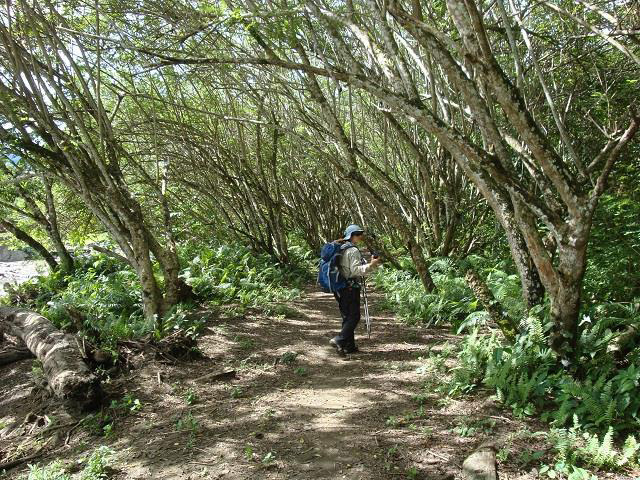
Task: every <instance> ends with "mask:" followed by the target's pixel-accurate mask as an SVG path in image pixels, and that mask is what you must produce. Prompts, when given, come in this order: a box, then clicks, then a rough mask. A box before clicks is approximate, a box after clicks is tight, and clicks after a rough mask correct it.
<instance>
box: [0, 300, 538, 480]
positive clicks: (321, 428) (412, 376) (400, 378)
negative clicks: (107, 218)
mask: <svg viewBox="0 0 640 480" xmlns="http://www.w3.org/2000/svg"><path fill="white" fill-rule="evenodd" d="M290 307H291V308H292V309H293V310H292V311H291V312H289V315H287V316H286V317H285V316H278V317H267V316H261V315H253V314H246V315H244V316H242V317H239V318H234V319H228V320H226V321H224V323H221V321H220V320H218V319H216V318H211V319H210V320H209V322H208V327H207V330H206V332H205V334H204V335H203V336H202V337H201V338H200V340H199V345H200V348H201V350H202V352H203V353H204V358H202V359H200V360H196V361H193V362H188V363H182V362H181V363H178V364H170V363H160V362H158V361H157V360H152V359H148V358H146V359H143V358H141V359H139V360H140V367H139V368H137V369H135V370H132V371H131V372H130V373H129V374H127V376H126V377H124V378H123V377H120V378H118V379H115V380H114V381H113V382H112V383H111V384H109V385H107V390H108V391H109V393H110V395H111V396H112V397H113V398H122V396H123V395H124V394H125V393H128V394H130V395H131V396H132V398H136V399H138V400H139V401H140V402H141V405H142V408H141V409H140V410H139V411H136V412H133V413H131V414H129V415H127V416H123V417H122V418H118V419H117V420H116V421H115V422H114V427H113V432H112V435H111V436H110V437H109V438H106V439H105V438H100V437H95V436H91V435H89V434H88V433H86V432H83V431H82V430H80V429H79V430H76V431H75V432H74V433H73V435H72V436H71V441H70V443H69V445H70V446H69V447H67V453H65V454H61V453H60V452H58V454H57V457H63V458H64V457H67V458H73V455H74V454H76V455H77V454H78V453H77V452H81V451H86V450H88V449H90V448H93V447H95V446H97V445H100V444H108V445H109V446H110V447H111V448H113V449H114V450H115V451H116V468H117V471H118V472H119V473H118V474H117V475H116V477H117V478H126V479H140V480H142V479H151V478H153V479H156V478H157V479H185V480H186V479H209V478H211V479H222V478H225V479H256V478H264V479H274V480H275V479H311V478H313V479H341V478H344V479H353V480H356V479H387V478H388V479H392V478H393V479H397V478H420V479H453V478H459V473H460V466H461V464H462V461H463V459H464V457H465V455H467V454H468V453H470V452H471V451H472V450H473V448H474V447H475V446H476V445H478V444H479V443H481V442H482V441H483V440H486V439H487V438H488V437H492V436H497V435H507V434H508V433H509V432H513V431H514V430H518V429H523V428H524V427H525V424H524V423H522V422H519V421H515V420H513V419H511V418H508V417H507V416H504V415H505V414H504V412H502V411H500V410H499V409H498V407H497V406H496V404H495V403H494V402H493V401H491V400H488V399H483V397H482V395H480V396H477V395H476V396H474V398H467V399H466V400H451V399H443V398H441V396H439V395H438V394H437V393H435V392H433V391H430V390H429V389H426V390H425V389H424V388H423V386H424V384H425V382H431V384H433V383H434V382H436V381H437V379H434V375H435V376H437V375H439V373H438V372H440V375H442V374H443V372H444V371H445V370H447V369H448V368H450V366H451V365H453V364H452V363H451V362H452V361H454V360H453V359H452V358H447V356H446V355H443V356H442V360H441V361H440V369H439V370H438V368H435V369H433V368H432V369H429V368H426V365H427V363H428V361H427V360H426V359H427V358H429V357H431V359H433V358H434V355H435V354H436V352H438V351H442V350H443V349H445V350H446V349H449V348H450V346H451V345H453V344H454V343H455V342H456V341H458V337H455V336H453V335H450V334H449V333H447V330H445V329H433V328H432V329H418V328H415V327H407V326H404V325H402V324H400V323H399V322H397V321H396V320H394V319H393V318H392V317H390V316H388V315H385V314H383V313H382V312H380V310H379V309H378V308H377V306H376V302H375V294H374V295H373V304H372V308H371V310H372V314H373V321H374V327H373V333H372V336H371V339H370V340H369V339H367V338H366V335H364V326H363V325H361V326H359V328H358V331H357V332H356V333H357V336H356V338H357V342H358V344H359V347H360V349H361V350H362V352H361V353H359V354H354V355H350V356H347V357H346V358H341V357H339V356H337V355H336V353H335V350H334V349H332V348H331V347H330V346H329V344H328V341H329V339H330V338H331V337H332V336H333V335H334V334H335V333H336V332H337V329H338V325H339V321H338V310H337V305H336V302H335V300H334V299H333V297H331V296H329V295H325V294H321V293H317V292H314V291H309V292H307V293H306V294H305V295H303V297H301V298H300V299H298V300H297V301H295V302H292V303H291V304H290ZM288 352H292V353H288ZM294 356H295V359H293V357H294ZM292 359H293V360H292ZM23 364H24V362H22V363H21V364H16V365H17V366H15V367H13V368H14V369H19V368H22V369H24V368H25V367H24V365H23ZM228 369H234V370H236V372H237V376H236V378H235V379H233V380H231V381H214V382H211V381H207V380H203V381H199V382H194V379H197V378H199V377H202V376H203V375H206V374H208V373H212V372H219V371H225V370H228ZM13 373H14V374H15V372H13ZM158 378H160V381H158ZM3 387H5V390H6V388H8V385H7V384H6V383H5V382H2V385H0V390H2V388H3ZM4 393H5V392H2V391H0V394H4ZM418 393H422V394H423V396H422V397H421V399H420V402H416V398H414V397H415V396H416V394H418ZM3 403H4V406H3V408H4V407H8V408H11V407H10V406H9V405H8V404H7V402H3ZM18 403H19V404H20V406H21V408H23V411H20V410H19V407H18V405H17V404H14V406H13V408H14V409H15V412H14V415H11V416H12V417H16V416H18V415H20V414H24V410H25V409H28V408H31V407H29V406H26V405H27V402H25V401H24V399H22V400H20V401H19V402H18ZM190 403H191V404H190ZM2 415H4V412H3V413H2ZM18 418H19V417H18ZM6 420H7V419H6V418H5V421H6ZM474 422H475V423H474ZM470 425H471V426H470ZM473 425H475V427H474V426H473ZM461 426H462V429H461ZM464 428H467V431H466V432H465V430H464ZM456 429H457V430H456ZM474 429H475V430H474ZM470 431H472V432H473V434H469V432H470ZM456 432H457V433H456ZM529 443H530V442H529ZM1 447H2V444H0V448H1ZM516 448H518V447H517V445H516ZM517 470H518V469H517V467H516V466H514V465H510V464H507V465H505V468H503V471H502V472H501V478H503V479H504V478H522V479H524V478H534V477H528V476H526V475H525V476H521V475H519V474H517Z"/></svg>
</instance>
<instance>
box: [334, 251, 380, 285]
mask: <svg viewBox="0 0 640 480" xmlns="http://www.w3.org/2000/svg"><path fill="white" fill-rule="evenodd" d="M377 268H378V265H371V264H370V263H364V262H363V258H362V254H361V253H360V250H358V248H357V247H355V246H354V247H350V248H347V249H346V250H344V252H343V253H342V256H341V257H340V272H341V273H342V275H343V276H344V278H347V279H348V278H357V277H366V276H369V275H371V274H372V273H373V272H374V271H375V270H376V269H377Z"/></svg>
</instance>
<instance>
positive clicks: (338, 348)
mask: <svg viewBox="0 0 640 480" xmlns="http://www.w3.org/2000/svg"><path fill="white" fill-rule="evenodd" d="M329 344H330V345H331V346H332V347H335V349H336V352H337V353H338V355H340V356H341V357H344V355H345V351H344V348H342V346H341V345H340V344H339V343H338V341H337V340H336V337H334V338H332V339H331V340H329Z"/></svg>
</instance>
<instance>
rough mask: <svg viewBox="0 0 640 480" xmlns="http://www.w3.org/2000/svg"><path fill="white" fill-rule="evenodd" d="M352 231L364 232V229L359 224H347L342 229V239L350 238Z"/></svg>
mask: <svg viewBox="0 0 640 480" xmlns="http://www.w3.org/2000/svg"><path fill="white" fill-rule="evenodd" d="M354 233H364V230H363V229H362V228H361V227H360V226H359V225H349V226H348V227H347V229H346V230H345V231H344V239H343V240H351V235H353V234H354Z"/></svg>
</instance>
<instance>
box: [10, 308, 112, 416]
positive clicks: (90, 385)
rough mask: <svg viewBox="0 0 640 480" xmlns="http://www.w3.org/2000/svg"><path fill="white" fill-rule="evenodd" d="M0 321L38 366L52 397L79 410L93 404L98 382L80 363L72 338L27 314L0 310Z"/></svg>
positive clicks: (16, 309) (78, 352) (38, 317)
mask: <svg viewBox="0 0 640 480" xmlns="http://www.w3.org/2000/svg"><path fill="white" fill-rule="evenodd" d="M0 321H2V323H3V324H4V325H3V327H4V330H5V331H6V332H7V333H8V334H10V335H13V336H14V337H17V338H19V339H20V340H22V342H24V344H25V346H26V347H27V348H28V349H29V351H30V352H31V353H32V354H33V355H35V357H36V358H37V359H38V360H40V361H41V362H42V366H43V370H44V374H45V377H46V379H47V384H48V386H49V389H50V390H51V392H52V393H53V395H54V396H55V397H57V398H59V399H60V400H62V401H63V402H64V403H65V404H67V405H69V406H73V407H78V408H81V409H86V408H89V407H91V406H92V405H94V404H95V402H96V401H97V400H98V398H99V395H100V382H99V380H98V378H97V377H96V376H95V375H93V373H91V371H90V370H89V367H88V366H87V365H86V364H85V363H84V361H83V359H82V354H81V352H80V348H79V347H78V344H77V342H76V340H75V337H73V336H72V335H69V334H66V333H64V332H62V331H60V330H58V329H57V328H56V327H55V326H54V325H53V324H52V323H51V322H50V321H49V320H48V319H46V318H45V317H43V316H42V315H40V314H38V313H36V312H33V311H30V310H24V309H18V308H8V307H1V308H0Z"/></svg>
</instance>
